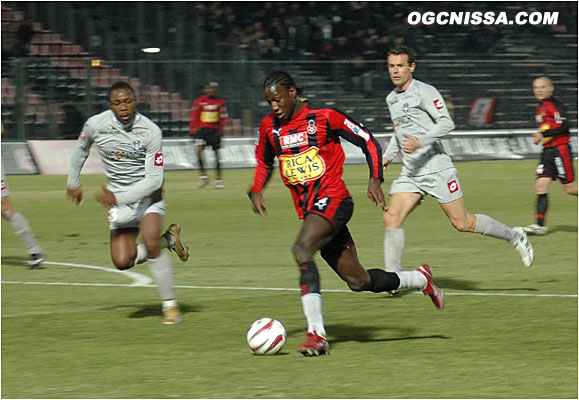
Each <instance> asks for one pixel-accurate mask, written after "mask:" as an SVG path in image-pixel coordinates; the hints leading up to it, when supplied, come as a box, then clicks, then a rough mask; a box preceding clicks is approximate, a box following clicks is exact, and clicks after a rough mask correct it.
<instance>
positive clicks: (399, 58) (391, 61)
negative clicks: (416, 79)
mask: <svg viewBox="0 0 579 400" xmlns="http://www.w3.org/2000/svg"><path fill="white" fill-rule="evenodd" d="M414 68H416V64H415V63H412V65H410V64H408V54H400V55H394V54H391V55H389V56H388V73H389V74H390V79H392V83H394V84H395V85H396V87H397V88H398V90H406V88H407V87H408V85H410V81H412V73H413V72H414Z"/></svg>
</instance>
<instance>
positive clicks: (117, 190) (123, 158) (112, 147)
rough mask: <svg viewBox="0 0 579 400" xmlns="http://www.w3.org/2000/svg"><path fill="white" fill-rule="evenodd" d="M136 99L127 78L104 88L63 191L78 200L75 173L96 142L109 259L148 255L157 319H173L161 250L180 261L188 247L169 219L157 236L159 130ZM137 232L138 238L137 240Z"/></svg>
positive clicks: (121, 261)
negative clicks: (159, 305)
mask: <svg viewBox="0 0 579 400" xmlns="http://www.w3.org/2000/svg"><path fill="white" fill-rule="evenodd" d="M136 104H137V101H136V98H135V92H134V90H133V88H132V87H131V86H130V85H129V84H128V83H126V82H117V83H115V84H114V85H113V86H111V87H110V89H109V105H110V110H107V111H104V112H101V113H99V114H96V115H94V116H92V117H91V118H89V119H88V120H87V121H86V123H85V124H84V127H83V129H82V131H81V133H80V136H79V138H78V141H77V143H76V146H75V148H74V151H73V154H72V157H71V162H70V172H69V175H68V181H67V195H68V197H70V198H71V199H73V200H76V201H77V202H78V203H82V201H83V199H84V198H83V190H82V188H81V186H80V172H81V169H82V167H83V165H84V163H85V161H86V159H87V158H88V155H89V151H90V148H91V146H92V144H93V143H96V145H97V146H98V150H99V154H100V157H101V160H102V163H103V167H104V170H105V174H106V177H107V187H106V188H105V187H104V186H101V188H102V193H100V194H99V195H98V196H97V200H98V201H99V203H101V204H102V205H103V206H106V207H110V209H109V212H108V219H109V228H110V247H111V258H112V261H113V264H114V265H115V267H116V268H118V269H120V270H125V269H128V268H131V267H133V266H134V265H135V264H140V263H142V262H145V261H147V260H148V261H149V269H150V271H151V274H152V275H153V278H154V279H155V281H156V283H157V288H158V290H159V293H160V295H161V298H162V300H163V323H164V324H177V323H179V322H181V321H182V320H183V315H182V313H181V310H180V308H179V305H178V303H177V299H176V298H175V290H174V288H173V267H172V263H171V259H170V257H169V255H168V254H167V253H164V252H163V251H162V249H163V248H168V249H170V250H173V251H175V252H176V253H177V255H178V256H179V258H180V259H181V260H182V261H187V259H188V258H189V249H188V247H187V246H184V245H183V244H182V243H181V239H180V235H179V234H180V231H181V228H180V227H179V226H177V225H175V224H172V225H170V226H169V228H167V231H166V232H165V233H164V234H163V235H161V226H162V224H163V216H164V214H165V201H164V200H163V150H162V133H161V129H160V128H159V127H158V126H157V125H156V124H155V123H154V122H152V121H151V120H150V119H149V118H147V117H145V116H144V115H142V114H140V113H138V112H136V110H135V108H136ZM139 233H140V234H141V239H142V241H143V243H139V244H137V236H138V235H139Z"/></svg>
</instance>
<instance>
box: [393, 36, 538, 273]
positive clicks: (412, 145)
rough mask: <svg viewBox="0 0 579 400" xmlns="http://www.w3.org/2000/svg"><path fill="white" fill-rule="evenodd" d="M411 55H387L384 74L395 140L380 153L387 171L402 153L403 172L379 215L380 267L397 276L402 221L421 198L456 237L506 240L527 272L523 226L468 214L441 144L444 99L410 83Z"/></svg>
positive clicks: (529, 251) (450, 125) (445, 129)
mask: <svg viewBox="0 0 579 400" xmlns="http://www.w3.org/2000/svg"><path fill="white" fill-rule="evenodd" d="M415 67H416V63H415V57H414V53H413V51H412V50H411V49H410V48H408V47H406V46H398V47H394V48H392V49H390V51H389V52H388V73H389V74H390V78H391V79H392V82H393V83H394V85H395V86H396V88H395V89H394V90H393V91H392V92H391V93H390V94H389V95H388V96H387V97H386V104H387V105H388V110H389V111H390V116H391V118H392V122H393V124H394V136H393V137H392V139H391V141H390V143H389V145H388V147H387V148H386V151H385V152H384V158H383V164H384V168H386V167H387V166H388V165H389V164H390V162H391V161H392V160H393V159H394V157H396V155H397V154H398V153H399V152H402V171H401V173H400V176H399V177H398V178H397V179H396V180H395V181H394V182H392V186H391V188H390V204H389V205H388V210H387V211H386V212H385V213H384V214H383V218H384V223H385V225H386V231H385V237H384V262H385V267H386V270H387V271H390V272H397V271H399V270H400V266H401V263H402V252H403V250H404V242H405V237H404V229H403V228H402V226H403V224H404V221H405V219H406V217H407V216H408V215H409V214H410V213H411V212H412V210H414V208H415V207H416V206H417V205H418V204H419V202H420V201H421V200H422V198H423V197H424V196H425V195H427V194H429V195H431V196H433V197H434V198H436V199H437V200H438V202H439V203H440V206H441V207H442V209H443V211H444V212H445V213H446V215H447V216H448V218H449V220H450V222H451V223H452V225H453V226H454V227H455V228H456V229H457V230H458V231H460V232H476V233H480V234H483V235H487V236H493V237H496V238H499V239H503V240H506V241H508V242H509V243H510V244H511V245H513V246H514V247H515V249H516V250H517V252H518V253H519V255H520V256H521V259H522V262H523V265H524V266H525V267H530V266H531V264H532V263H533V259H534V252H533V248H532V246H531V243H530V242H529V241H528V239H527V235H526V234H525V232H524V231H523V228H522V227H514V228H509V227H507V226H506V225H504V224H502V223H501V222H498V221H496V220H495V219H493V218H491V217H489V216H488V215H484V214H471V213H469V212H468V211H467V209H466V206H465V204H464V199H463V197H462V190H461V187H460V184H459V181H458V177H457V172H456V169H455V168H454V165H453V163H452V160H451V159H450V157H449V156H448V155H447V154H446V153H445V152H444V149H443V147H442V145H441V143H440V139H441V138H442V137H444V136H446V135H448V134H449V133H450V132H452V131H453V130H454V122H453V121H452V118H451V117H450V115H449V113H448V110H447V108H446V105H445V104H444V99H443V98H442V96H441V95H440V93H439V92H438V90H436V88H435V87H433V86H431V85H428V84H425V83H423V82H421V81H418V80H416V79H413V77H412V73H413V72H414V69H415Z"/></svg>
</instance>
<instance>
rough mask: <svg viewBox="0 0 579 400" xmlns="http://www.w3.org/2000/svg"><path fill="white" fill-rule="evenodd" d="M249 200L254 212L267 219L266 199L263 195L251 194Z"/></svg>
mask: <svg viewBox="0 0 579 400" xmlns="http://www.w3.org/2000/svg"><path fill="white" fill-rule="evenodd" d="M249 199H250V200H251V204H252V205H253V211H254V212H256V213H257V214H259V215H261V216H262V217H265V214H266V213H267V210H266V209H265V199H264V198H263V195H262V194H261V193H255V192H249Z"/></svg>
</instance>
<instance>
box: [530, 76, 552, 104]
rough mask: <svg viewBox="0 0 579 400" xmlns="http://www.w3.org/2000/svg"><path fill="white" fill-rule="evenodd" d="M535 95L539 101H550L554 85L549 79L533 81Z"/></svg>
mask: <svg viewBox="0 0 579 400" xmlns="http://www.w3.org/2000/svg"><path fill="white" fill-rule="evenodd" d="M533 93H535V98H536V99H537V100H539V101H542V100H545V99H548V98H549V97H551V95H552V94H553V85H552V84H551V82H549V81H548V80H547V79H542V78H539V79H535V80H534V81H533Z"/></svg>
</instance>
